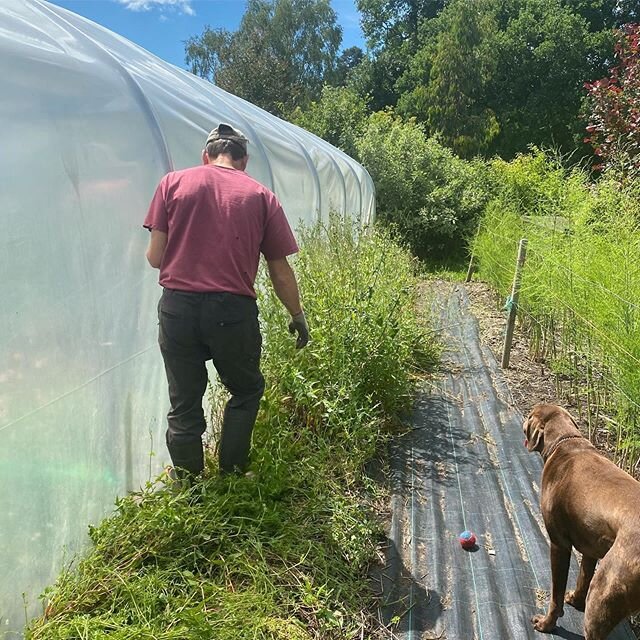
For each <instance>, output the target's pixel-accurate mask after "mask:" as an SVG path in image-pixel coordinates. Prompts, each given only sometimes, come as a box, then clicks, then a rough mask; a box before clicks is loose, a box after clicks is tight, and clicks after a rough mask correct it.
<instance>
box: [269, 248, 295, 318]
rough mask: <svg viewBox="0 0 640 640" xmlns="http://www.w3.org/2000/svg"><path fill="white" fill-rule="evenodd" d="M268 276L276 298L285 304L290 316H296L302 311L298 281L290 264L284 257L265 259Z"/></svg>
mask: <svg viewBox="0 0 640 640" xmlns="http://www.w3.org/2000/svg"><path fill="white" fill-rule="evenodd" d="M267 268H268V269H269V278H271V282H272V283H273V288H274V290H275V292H276V295H277V296H278V299H279V300H280V302H282V304H283V305H284V306H285V308H286V309H287V311H288V312H289V314H290V315H291V316H297V315H298V314H299V313H301V312H302V305H301V304H300V293H299V291H298V283H297V281H296V276H295V274H294V273H293V269H292V268H291V265H290V264H289V263H288V262H287V259H286V258H280V259H279V260H267Z"/></svg>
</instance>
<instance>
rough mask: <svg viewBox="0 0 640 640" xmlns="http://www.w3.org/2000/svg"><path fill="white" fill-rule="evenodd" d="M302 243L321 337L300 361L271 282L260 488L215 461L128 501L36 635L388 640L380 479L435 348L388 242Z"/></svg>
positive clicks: (339, 226)
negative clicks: (381, 615)
mask: <svg viewBox="0 0 640 640" xmlns="http://www.w3.org/2000/svg"><path fill="white" fill-rule="evenodd" d="M301 236H302V246H303V251H302V252H301V254H300V256H299V258H298V259H297V261H296V265H295V268H296V271H297V274H298V279H299V282H300V286H301V290H302V292H303V298H304V304H305V309H306V312H307V316H308V319H309V323H310V326H311V336H312V341H311V343H310V344H309V346H308V347H307V348H305V349H303V350H301V351H295V349H294V348H293V342H294V341H293V339H292V338H291V336H289V335H288V333H287V330H286V325H287V317H286V314H285V313H284V311H283V309H282V307H281V305H280V304H279V303H278V302H277V301H276V300H275V297H274V295H273V293H272V291H271V289H270V288H269V287H262V290H263V291H264V294H263V295H262V298H261V300H260V308H261V319H262V323H263V333H264V336H265V354H264V372H265V377H266V379H267V390H266V393H265V397H264V400H263V403H262V407H261V412H260V415H259V417H258V422H257V424H256V429H255V432H254V447H253V456H252V469H253V470H254V471H255V472H256V478H255V479H249V478H245V477H219V476H218V475H217V469H216V462H215V459H214V457H213V456H209V457H208V459H207V467H208V469H207V470H208V476H207V478H206V479H205V480H204V481H203V482H202V483H201V484H199V485H198V486H197V487H195V488H193V489H191V490H189V491H186V492H183V493H181V494H178V495H174V494H173V493H172V492H171V491H166V490H164V491H163V490H157V489H158V488H159V487H158V486H157V485H155V486H149V487H147V488H146V489H145V490H144V491H143V492H141V493H139V494H133V495H129V496H127V497H124V498H122V499H121V500H119V501H118V503H117V505H116V511H115V513H114V515H113V516H112V517H110V518H108V519H106V520H105V521H103V522H102V523H101V524H99V525H98V526H97V527H95V528H91V529H90V536H91V540H92V546H91V548H90V549H89V550H88V552H87V553H86V554H85V555H84V557H82V558H79V559H78V560H77V562H76V563H74V565H73V566H71V567H69V568H68V569H67V570H65V571H63V572H62V574H61V575H60V577H59V579H58V581H57V582H56V584H55V585H53V586H51V587H50V588H48V589H47V591H46V593H45V594H44V598H43V601H44V604H45V605H46V615H45V616H42V617H41V618H38V619H36V620H33V621H32V622H31V624H30V625H29V628H28V630H27V633H26V637H27V638H29V639H32V640H36V639H44V638H47V639H60V640H62V639H71V638H74V639H75V638H81V639H85V638H87V639H88V638H106V637H109V638H113V639H118V640H124V639H132V640H133V639H134V638H135V639H136V640H140V639H146V638H149V639H151V638H153V639H155V640H169V639H174V638H175V639H178V638H180V639H183V640H184V639H189V638H193V639H198V640H201V639H207V638H211V639H213V638H215V639H216V640H225V639H229V640H231V639H233V640H242V639H244V638H247V639H249V638H251V639H263V638H264V639H267V638H268V639H282V640H306V639H312V638H326V639H333V638H335V639H338V638H341V639H342V638H360V637H362V635H363V634H364V637H368V638H372V637H375V633H376V632H375V628H376V623H375V621H374V619H373V617H372V616H371V613H370V612H371V610H372V608H373V606H374V596H373V595H372V592H371V591H370V590H369V586H368V581H367V579H366V574H367V566H368V564H369V563H370V562H371V561H372V560H373V559H374V557H375V552H376V545H377V543H378V541H379V535H380V523H379V520H378V517H377V515H376V511H377V509H378V506H379V504H378V501H380V500H381V499H382V498H383V495H384V493H383V489H382V488H381V487H379V486H378V485H376V484H375V483H374V482H373V481H372V480H371V479H369V478H368V476H367V474H366V473H365V471H364V469H365V465H366V464H367V462H368V461H369V460H371V458H372V457H373V456H374V454H375V453H376V451H377V450H378V448H379V447H380V445H381V444H382V443H383V442H384V441H385V439H386V438H387V437H388V436H389V434H390V433H392V431H393V426H394V425H395V424H397V423H398V420H399V419H400V416H402V414H403V412H406V410H407V409H408V408H409V407H410V405H411V400H412V394H413V390H414V382H415V377H416V374H418V373H420V372H421V371H423V370H425V369H426V368H428V367H429V366H431V365H432V364H433V362H434V359H435V357H436V354H435V352H434V350H433V349H434V347H433V345H434V340H433V338H432V336H431V335H430V333H429V330H428V329H427V328H426V326H425V325H424V324H423V323H422V322H420V321H419V320H418V319H416V314H415V296H416V284H417V280H416V275H415V262H414V260H413V259H412V258H411V257H410V256H409V254H408V253H407V252H406V251H405V250H404V249H403V248H401V247H399V246H398V245H397V244H396V243H395V242H394V241H393V240H392V239H391V238H390V237H389V236H388V235H387V234H385V233H383V232H381V231H379V230H371V231H370V232H368V233H360V232H358V230H357V229H356V228H355V227H354V226H353V225H352V224H350V223H348V222H345V221H343V220H340V219H338V218H335V219H333V220H332V221H331V222H330V223H329V224H328V225H326V226H324V227H316V228H313V229H307V230H302V231H301ZM217 397H218V399H219V398H220V396H219V394H218V396H217ZM214 413H215V412H214ZM214 440H215V437H214Z"/></svg>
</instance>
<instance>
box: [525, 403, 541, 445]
mask: <svg viewBox="0 0 640 640" xmlns="http://www.w3.org/2000/svg"><path fill="white" fill-rule="evenodd" d="M524 431H525V435H526V437H527V449H528V450H529V451H530V452H533V451H538V452H542V449H543V448H544V422H542V420H540V418H539V417H538V416H537V415H536V413H535V411H532V412H531V414H530V415H529V417H528V418H527V421H526V422H525V429H524Z"/></svg>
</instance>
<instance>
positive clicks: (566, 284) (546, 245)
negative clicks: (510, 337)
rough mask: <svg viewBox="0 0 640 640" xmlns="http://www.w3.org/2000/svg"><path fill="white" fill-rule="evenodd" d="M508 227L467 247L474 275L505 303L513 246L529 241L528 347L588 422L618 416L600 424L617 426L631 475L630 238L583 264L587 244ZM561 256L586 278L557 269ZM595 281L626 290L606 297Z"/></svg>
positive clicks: (635, 424)
mask: <svg viewBox="0 0 640 640" xmlns="http://www.w3.org/2000/svg"><path fill="white" fill-rule="evenodd" d="M496 222H498V221H496ZM510 224H511V226H509V225H508V224H500V223H496V224H484V225H483V226H482V228H481V229H480V231H479V232H478V235H477V237H476V241H475V243H474V261H475V263H476V269H477V270H478V271H479V272H480V274H481V276H482V275H483V274H484V276H485V278H484V279H486V280H488V281H489V282H490V283H491V284H493V285H494V286H495V287H496V289H497V290H498V292H499V293H500V294H503V295H507V296H508V295H509V293H508V292H509V289H510V286H511V283H512V281H513V278H514V273H515V268H516V255H517V248H518V243H519V240H520V239H521V238H524V237H526V238H527V239H528V240H529V242H528V247H527V261H526V262H525V265H524V270H523V275H522V285H521V288H520V300H519V304H518V308H517V311H518V314H519V316H520V318H521V319H523V320H526V321H528V322H529V325H530V326H529V329H528V331H529V335H530V340H531V342H532V344H533V343H535V342H538V344H537V346H535V347H533V348H535V349H538V353H539V354H541V355H542V357H544V358H547V357H549V359H550V361H551V367H552V370H555V372H556V375H557V377H556V384H560V385H561V386H563V385H564V384H566V382H567V381H568V382H569V383H570V384H571V391H570V394H571V395H574V394H575V395H576V399H578V398H579V397H582V398H583V399H582V400H580V401H579V402H580V403H583V402H585V400H586V406H587V409H588V411H589V415H590V416H591V415H592V414H594V415H597V416H602V415H603V413H602V410H603V409H604V415H605V416H606V415H607V414H608V416H611V415H617V419H616V420H610V419H609V418H608V417H607V418H606V420H605V422H606V423H607V424H609V427H608V428H609V429H612V426H611V425H615V426H616V431H615V439H616V442H617V447H618V449H619V450H618V454H617V455H619V456H621V458H622V459H623V460H624V464H625V465H627V466H629V467H633V468H635V467H636V466H637V465H636V464H635V463H634V460H635V458H638V462H640V367H639V366H638V365H640V331H637V330H636V326H637V323H638V321H639V320H640V318H639V317H638V310H640V304H639V303H638V302H637V298H638V296H639V295H640V268H638V267H636V266H635V264H634V262H633V260H632V259H631V254H632V253H633V251H632V249H633V250H634V251H635V247H636V240H635V238H632V239H631V242H630V243H629V244H628V246H627V245H622V244H621V245H620V246H619V247H618V245H617V244H616V242H617V238H616V237H615V235H613V234H612V235H611V236H610V237H609V238H607V242H608V244H607V242H602V241H601V238H597V239H596V240H595V241H594V245H595V248H594V249H593V251H594V253H595V254H596V256H595V258H594V262H593V263H591V264H590V263H589V262H588V260H589V258H591V257H592V255H591V253H590V252H591V250H592V247H591V246H590V245H589V244H588V240H589V238H588V237H587V241H583V244H572V245H567V244H566V243H568V242H573V243H575V242H576V241H575V239H574V238H572V237H571V236H567V235H566V234H560V233H556V235H555V237H552V238H551V239H550V237H549V234H547V235H545V236H544V237H541V236H540V233H539V231H540V230H539V229H532V228H531V226H530V225H523V224H521V222H520V221H519V220H517V219H515V218H512V220H511V222H510ZM556 239H557V241H558V242H556V241H555V240H556ZM582 240H583V239H582V238H581V241H582ZM638 246H640V243H638ZM608 248H611V253H610V255H609V254H607V253H606V250H607V249H608ZM573 249H575V251H574V250H573ZM564 251H566V255H567V256H568V258H567V260H568V262H569V263H570V262H571V260H572V259H573V260H574V264H576V263H577V264H578V267H582V265H583V264H584V267H585V269H587V271H588V269H589V268H591V274H590V275H588V274H587V275H585V273H584V272H579V271H576V269H575V268H572V266H571V264H566V263H565V264H563V260H564V259H565V255H564V254H563V253H562V252H564ZM616 269H622V270H623V275H622V277H620V276H619V275H618V274H617V273H612V272H614V271H615V270H616ZM600 274H602V275H603V276H605V277H604V280H608V281H609V282H611V280H613V282H614V284H617V282H616V280H615V279H616V278H619V280H618V282H621V285H622V283H625V282H628V283H629V285H628V287H627V290H626V291H621V290H620V289H619V290H618V291H614V290H612V289H611V288H610V287H609V286H607V284H605V282H599V281H598V278H599V276H600ZM625 294H626V295H625ZM630 298H631V299H630ZM508 302H509V298H507V304H508ZM553 363H555V365H554V364H553ZM563 363H564V364H563ZM563 371H564V372H566V373H567V377H566V378H565V377H564V376H563V375H562V373H561V372H563ZM590 419H591V418H590ZM590 434H591V422H590Z"/></svg>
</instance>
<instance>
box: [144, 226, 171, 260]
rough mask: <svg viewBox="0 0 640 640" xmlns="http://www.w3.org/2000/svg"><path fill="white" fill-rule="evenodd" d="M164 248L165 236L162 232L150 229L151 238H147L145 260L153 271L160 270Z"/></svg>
mask: <svg viewBox="0 0 640 640" xmlns="http://www.w3.org/2000/svg"><path fill="white" fill-rule="evenodd" d="M166 248H167V234H166V233H165V232H164V231H158V230H157V229H151V238H149V247H148V248H147V260H148V261H149V264H150V265H151V266H152V267H153V268H154V269H159V268H160V265H161V264H162V257H163V256H164V250H165V249H166Z"/></svg>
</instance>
